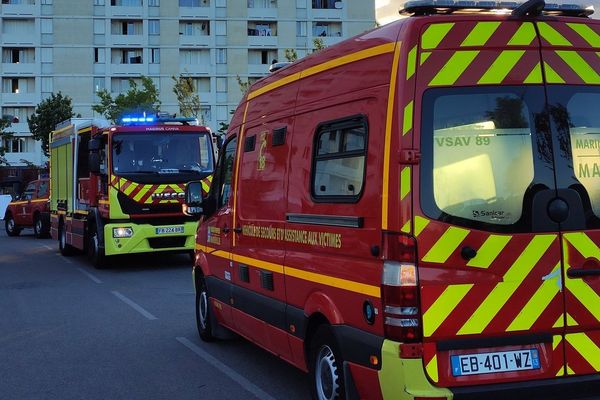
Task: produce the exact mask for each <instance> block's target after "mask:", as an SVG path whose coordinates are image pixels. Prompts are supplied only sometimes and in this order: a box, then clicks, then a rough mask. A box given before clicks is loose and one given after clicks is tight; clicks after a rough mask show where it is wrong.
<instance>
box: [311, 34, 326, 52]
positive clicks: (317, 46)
mask: <svg viewBox="0 0 600 400" xmlns="http://www.w3.org/2000/svg"><path fill="white" fill-rule="evenodd" d="M313 47H314V49H313V53H316V52H317V51H319V50H323V49H324V48H325V47H327V46H325V42H323V39H321V38H318V37H317V38H314V39H313Z"/></svg>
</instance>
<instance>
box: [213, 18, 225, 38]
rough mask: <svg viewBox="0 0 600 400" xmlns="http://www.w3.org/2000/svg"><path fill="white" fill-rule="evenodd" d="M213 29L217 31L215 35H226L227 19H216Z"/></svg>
mask: <svg viewBox="0 0 600 400" xmlns="http://www.w3.org/2000/svg"><path fill="white" fill-rule="evenodd" d="M215 28H216V29H215V30H216V31H217V35H219V36H225V35H227V21H216V22H215Z"/></svg>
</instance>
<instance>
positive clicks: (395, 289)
mask: <svg viewBox="0 0 600 400" xmlns="http://www.w3.org/2000/svg"><path fill="white" fill-rule="evenodd" d="M383 256H384V261H383V276H382V281H381V285H382V299H383V317H384V330H385V336H386V338H388V339H392V340H396V341H399V342H402V343H415V342H420V341H421V339H422V338H423V333H422V332H423V331H422V325H421V308H420V303H419V285H418V277H417V263H416V261H417V252H416V244H415V240H414V238H413V237H411V236H408V235H403V234H393V233H391V234H385V236H384V249H383Z"/></svg>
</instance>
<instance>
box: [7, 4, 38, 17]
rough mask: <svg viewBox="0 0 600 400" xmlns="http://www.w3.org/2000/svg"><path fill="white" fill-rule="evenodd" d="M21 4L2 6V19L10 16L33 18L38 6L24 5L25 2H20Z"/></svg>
mask: <svg viewBox="0 0 600 400" xmlns="http://www.w3.org/2000/svg"><path fill="white" fill-rule="evenodd" d="M21 3H22V4H4V3H3V4H2V15H3V16H4V17H12V16H29V17H30V16H33V15H36V14H37V13H38V12H37V10H38V6H36V5H35V4H24V3H27V2H26V1H22V2H21Z"/></svg>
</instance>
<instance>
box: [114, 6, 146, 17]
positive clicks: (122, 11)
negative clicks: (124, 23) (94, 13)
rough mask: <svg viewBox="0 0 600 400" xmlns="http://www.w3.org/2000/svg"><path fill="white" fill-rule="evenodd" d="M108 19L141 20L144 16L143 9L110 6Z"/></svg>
mask: <svg viewBox="0 0 600 400" xmlns="http://www.w3.org/2000/svg"><path fill="white" fill-rule="evenodd" d="M108 10H109V11H108V13H107V14H108V15H107V16H109V17H115V18H117V17H118V18H142V17H143V16H144V7H131V6H111V7H108Z"/></svg>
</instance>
